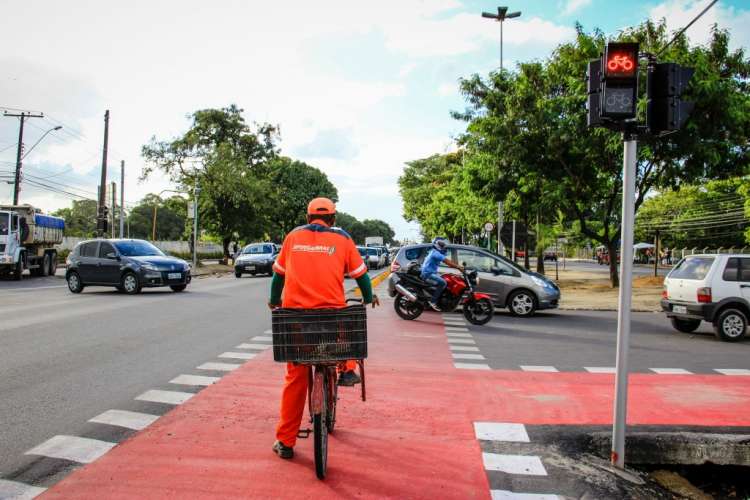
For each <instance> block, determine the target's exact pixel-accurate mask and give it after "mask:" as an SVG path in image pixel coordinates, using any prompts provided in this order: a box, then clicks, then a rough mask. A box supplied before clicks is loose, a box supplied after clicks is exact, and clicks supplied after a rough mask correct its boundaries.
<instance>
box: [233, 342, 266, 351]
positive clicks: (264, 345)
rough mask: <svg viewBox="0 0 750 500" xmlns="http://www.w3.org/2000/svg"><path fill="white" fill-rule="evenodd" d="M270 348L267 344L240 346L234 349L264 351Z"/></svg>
mask: <svg viewBox="0 0 750 500" xmlns="http://www.w3.org/2000/svg"><path fill="white" fill-rule="evenodd" d="M269 347H271V346H270V345H269V344H244V343H243V344H240V345H238V346H237V347H235V349H260V350H265V349H268V348H269Z"/></svg>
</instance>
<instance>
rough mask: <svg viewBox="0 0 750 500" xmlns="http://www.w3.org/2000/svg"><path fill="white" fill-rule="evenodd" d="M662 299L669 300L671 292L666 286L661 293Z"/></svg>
mask: <svg viewBox="0 0 750 500" xmlns="http://www.w3.org/2000/svg"><path fill="white" fill-rule="evenodd" d="M661 298H662V299H665V300H666V299H668V298H669V292H668V291H667V287H666V286H665V287H664V288H663V289H662V291H661Z"/></svg>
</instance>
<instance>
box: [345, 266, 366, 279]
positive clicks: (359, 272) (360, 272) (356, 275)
mask: <svg viewBox="0 0 750 500" xmlns="http://www.w3.org/2000/svg"><path fill="white" fill-rule="evenodd" d="M366 272H367V266H365V265H364V264H362V265H360V266H359V267H358V268H357V269H355V270H354V271H352V272H350V273H349V276H351V277H352V278H354V279H357V278H359V277H360V276H362V275H363V274H365V273H366Z"/></svg>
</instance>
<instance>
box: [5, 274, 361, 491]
mask: <svg viewBox="0 0 750 500" xmlns="http://www.w3.org/2000/svg"><path fill="white" fill-rule="evenodd" d="M375 273H376V272H375V271H373V272H371V274H375ZM269 282H270V278H267V277H250V276H245V277H243V278H241V279H236V278H235V277H234V276H226V277H220V278H216V277H207V278H199V279H195V280H193V283H192V284H191V285H190V286H189V287H188V290H187V291H186V292H184V293H173V292H172V291H170V290H169V289H168V288H157V289H144V292H143V293H142V294H141V295H137V296H126V295H123V294H120V293H118V292H116V291H115V290H114V289H110V288H101V287H94V288H87V289H86V290H84V292H83V293H82V294H80V295H74V294H72V293H70V292H69V291H68V290H67V286H66V284H65V281H63V280H62V279H60V278H56V277H48V278H33V279H25V280H22V281H21V282H13V281H2V282H0V314H2V317H3V321H2V322H0V342H1V343H2V344H1V345H2V349H0V401H2V404H1V405H0V422H2V425H0V479H11V480H15V481H21V482H24V483H27V484H34V485H38V486H46V485H49V484H52V483H54V482H56V481H57V480H59V479H60V478H61V477H63V476H64V475H65V474H66V473H67V472H68V471H69V470H70V469H71V468H72V467H74V466H75V463H73V462H70V463H66V462H65V461H62V462H61V461H60V460H52V459H48V458H40V457H39V456H30V455H24V453H25V452H26V451H28V450H30V449H31V448H33V447H35V446H37V445H39V444H40V443H42V442H45V441H46V440H48V439H49V438H51V437H53V436H57V435H71V436H82V437H89V438H94V439H99V440H103V441H110V442H120V441H121V440H122V439H124V438H125V437H127V436H128V435H130V434H132V433H133V432H134V431H129V430H127V429H124V428H122V427H115V426H101V425H96V424H91V423H87V421H88V420H89V419H91V418H93V417H96V416H97V415H100V414H102V413H103V412H106V411H107V410H111V409H118V410H126V411H135V412H142V413H149V414H153V415H162V414H164V413H166V412H167V411H169V410H170V409H171V408H172V405H169V404H164V403H156V402H146V401H136V400H135V399H134V398H136V397H137V396H139V395H140V394H143V393H144V392H146V391H149V390H167V391H182V392H197V391H198V390H199V387H195V386H193V385H179V384H177V385H176V384H174V383H170V380H172V379H174V378H175V377H177V376H178V375H181V374H190V375H200V376H217V377H218V376H221V375H223V374H224V372H222V371H213V370H199V369H196V368H197V367H198V366H199V365H202V364H203V363H206V362H212V363H241V362H242V360H241V359H232V358H230V359H227V358H225V357H220V355H221V354H222V353H227V352H230V353H231V352H232V351H237V349H235V347H236V346H237V345H238V344H241V343H243V342H249V341H251V340H249V339H251V338H252V337H253V336H260V335H263V334H264V332H265V331H267V330H268V329H270V314H269V312H268V309H267V306H266V302H267V298H268V289H269ZM354 285H355V283H354V281H352V280H347V283H346V286H347V288H350V287H352V286H354ZM0 496H2V495H0Z"/></svg>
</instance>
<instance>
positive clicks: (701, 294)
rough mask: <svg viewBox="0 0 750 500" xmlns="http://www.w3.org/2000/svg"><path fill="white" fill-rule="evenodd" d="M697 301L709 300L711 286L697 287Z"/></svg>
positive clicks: (704, 301) (705, 301)
mask: <svg viewBox="0 0 750 500" xmlns="http://www.w3.org/2000/svg"><path fill="white" fill-rule="evenodd" d="M698 302H701V303H704V304H705V303H709V302H711V287H708V286H707V287H703V288H699V289H698Z"/></svg>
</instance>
